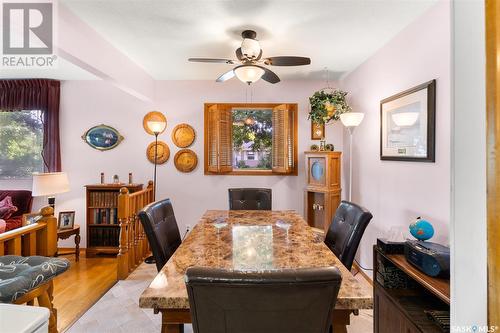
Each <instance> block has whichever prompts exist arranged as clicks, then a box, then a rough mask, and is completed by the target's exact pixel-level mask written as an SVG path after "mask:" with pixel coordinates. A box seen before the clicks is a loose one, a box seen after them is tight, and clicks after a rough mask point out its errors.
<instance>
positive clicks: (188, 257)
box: [139, 210, 373, 333]
mask: <svg viewBox="0 0 500 333" xmlns="http://www.w3.org/2000/svg"><path fill="white" fill-rule="evenodd" d="M221 220H222V221H224V222H225V223H227V225H225V226H222V225H221V226H220V229H218V228H217V227H216V224H215V223H214V222H217V221H221ZM280 221H284V222H285V223H286V224H288V225H289V228H288V229H285V228H284V227H283V226H281V224H280V223H278V222H280ZM246 239H253V240H254V241H253V242H251V244H250V245H248V242H247V241H243V240H246ZM248 246H251V247H254V248H258V250H257V251H256V253H262V254H263V255H262V256H256V257H255V258H253V259H252V260H250V259H248V258H246V256H245V253H246V252H245V249H246V247H248ZM269 258H272V260H270V259H269ZM190 266H204V267H216V268H225V269H237V270H261V269H283V268H303V267H327V266H336V267H338V268H339V269H340V272H341V273H342V285H341V286H340V291H339V295H338V299H337V303H336V304H335V309H334V310H333V314H332V324H333V331H334V332H335V333H346V332H347V327H346V326H347V325H349V317H350V314H351V313H352V312H353V311H354V310H358V309H372V308H373V292H372V288H371V286H370V285H369V284H368V282H365V281H360V280H357V279H356V278H354V276H353V275H352V274H351V272H349V271H348V270H347V269H346V268H345V267H344V266H343V265H342V263H341V262H340V260H339V259H338V258H337V257H336V256H335V255H333V253H332V251H330V249H328V247H327V246H326V245H325V244H324V243H323V242H322V241H321V240H318V239H317V237H315V235H314V234H313V232H312V231H311V228H310V227H309V226H308V225H307V223H306V222H305V221H304V219H303V218H302V217H301V216H299V215H298V214H297V213H296V212H294V211H256V210H254V211H207V212H206V213H205V215H204V216H203V217H202V218H201V220H200V222H199V223H198V224H197V225H196V226H195V227H194V228H193V230H192V231H191V232H190V233H189V234H188V236H187V237H186V239H185V240H184V241H183V242H182V244H181V245H180V246H179V248H178V249H177V251H175V253H174V255H173V256H172V257H171V258H170V260H169V261H168V262H167V263H166V264H165V266H164V267H163V268H162V269H161V271H160V272H159V273H158V275H157V276H156V278H155V279H154V280H153V281H152V282H151V284H150V285H149V287H148V288H147V289H146V290H145V291H144V292H143V293H142V295H141V297H140V299H139V306H140V307H141V308H152V309H154V311H155V313H158V312H160V313H161V314H162V329H161V332H162V333H179V332H182V331H183V324H184V323H190V322H191V315H190V312H189V299H188V295H187V290H186V284H185V282H184V274H185V272H186V269H187V268H188V267H190Z"/></svg>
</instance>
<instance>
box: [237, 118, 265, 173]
mask: <svg viewBox="0 0 500 333" xmlns="http://www.w3.org/2000/svg"><path fill="white" fill-rule="evenodd" d="M232 114H233V151H234V152H235V161H234V162H235V163H234V165H233V167H235V168H238V169H248V168H251V169H265V170H269V169H271V152H272V149H271V148H272V133H273V122H272V115H273V112H272V110H270V109H264V110H263V109H249V110H247V109H234V110H233V112H232ZM245 149H246V150H248V151H251V152H254V153H255V152H257V153H259V154H258V156H259V159H258V161H257V162H256V163H257V165H256V166H249V165H248V164H249V161H248V160H247V161H245V160H242V158H241V155H242V153H243V152H244V150H245Z"/></svg>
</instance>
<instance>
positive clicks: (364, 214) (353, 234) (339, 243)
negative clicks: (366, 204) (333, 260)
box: [325, 201, 373, 270]
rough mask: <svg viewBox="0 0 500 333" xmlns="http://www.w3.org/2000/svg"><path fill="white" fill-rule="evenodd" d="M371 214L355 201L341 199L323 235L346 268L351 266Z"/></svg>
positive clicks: (327, 244) (326, 242)
mask: <svg viewBox="0 0 500 333" xmlns="http://www.w3.org/2000/svg"><path fill="white" fill-rule="evenodd" d="M372 217H373V215H372V214H371V213H370V212H369V211H368V210H366V209H365V208H363V207H361V206H359V205H356V204H355V203H352V202H348V201H342V202H341V203H340V205H339V207H338V208H337V211H336V212H335V216H334V217H333V220H332V223H331V224H330V227H329V228H328V232H327V233H326V237H325V244H326V246H328V247H329V248H330V250H332V252H333V253H334V254H335V255H336V256H337V258H339V259H340V261H341V262H342V263H343V264H344V266H345V267H347V269H348V270H350V269H351V267H352V262H353V261H354V256H355V255H356V251H357V250H358V246H359V242H360V241H361V238H362V237H363V233H364V232H365V229H366V226H367V225H368V223H369V222H370V220H371V219H372Z"/></svg>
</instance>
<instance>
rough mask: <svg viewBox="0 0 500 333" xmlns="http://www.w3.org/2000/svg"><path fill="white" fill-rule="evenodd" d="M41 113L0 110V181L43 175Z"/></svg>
mask: <svg viewBox="0 0 500 333" xmlns="http://www.w3.org/2000/svg"><path fill="white" fill-rule="evenodd" d="M42 146H43V123H42V112H41V111H14V112H6V111H0V178H1V179H15V178H29V177H31V175H32V173H33V172H43V159H42V155H41V153H42Z"/></svg>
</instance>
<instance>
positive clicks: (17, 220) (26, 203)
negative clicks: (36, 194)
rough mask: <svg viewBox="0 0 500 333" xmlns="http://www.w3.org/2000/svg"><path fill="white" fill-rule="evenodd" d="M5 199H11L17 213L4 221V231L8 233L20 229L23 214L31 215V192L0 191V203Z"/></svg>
mask: <svg viewBox="0 0 500 333" xmlns="http://www.w3.org/2000/svg"><path fill="white" fill-rule="evenodd" d="M6 197H11V199H12V204H13V205H14V206H16V207H17V211H15V212H14V213H13V214H12V215H11V216H10V217H8V218H7V219H5V231H9V230H13V229H16V228H19V227H21V225H22V221H23V214H28V213H31V206H32V204H33V197H32V196H31V191H26V190H0V201H2V200H4V199H5V198H6ZM0 218H1V217H0Z"/></svg>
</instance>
